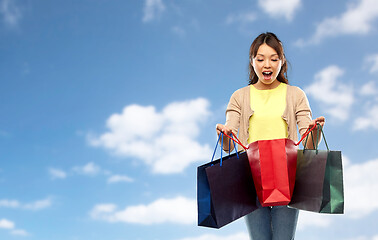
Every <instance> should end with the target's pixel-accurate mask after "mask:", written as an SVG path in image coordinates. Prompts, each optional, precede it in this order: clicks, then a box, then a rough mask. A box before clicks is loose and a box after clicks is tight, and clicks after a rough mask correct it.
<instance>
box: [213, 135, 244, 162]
mask: <svg viewBox="0 0 378 240" xmlns="http://www.w3.org/2000/svg"><path fill="white" fill-rule="evenodd" d="M223 134H224V133H223V132H221V133H220V134H219V136H218V141H217V144H216V145H215V149H214V153H213V156H212V158H211V162H212V161H213V160H214V156H215V152H216V151H217V147H218V143H219V140H220V139H221V137H222V143H221V146H223ZM227 136H228V135H227ZM231 136H232V134H231ZM228 137H229V138H231V139H232V137H230V136H228ZM238 140H239V139H238ZM233 143H234V148H235V152H236V157H237V158H238V159H239V153H238V151H237V150H236V144H235V141H233ZM230 148H231V142H229V144H228V156H230V155H231V151H230ZM222 153H223V151H222V147H221V157H220V166H221V167H222V162H223V154H222Z"/></svg>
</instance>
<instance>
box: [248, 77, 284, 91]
mask: <svg viewBox="0 0 378 240" xmlns="http://www.w3.org/2000/svg"><path fill="white" fill-rule="evenodd" d="M280 83H281V82H279V81H278V80H277V79H276V80H274V81H273V82H272V83H270V84H265V83H263V82H262V81H260V80H259V81H258V82H257V83H255V84H253V86H254V87H255V88H256V89H258V90H269V89H274V88H276V87H278V86H279V85H280Z"/></svg>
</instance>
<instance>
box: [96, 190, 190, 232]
mask: <svg viewBox="0 0 378 240" xmlns="http://www.w3.org/2000/svg"><path fill="white" fill-rule="evenodd" d="M196 213H197V203H196V200H194V199H188V198H184V197H180V196H179V197H176V198H172V199H165V198H161V199H158V200H156V201H154V202H152V203H150V204H148V205H136V206H129V207H126V208H125V209H124V210H119V211H117V206H116V205H114V204H98V205H96V206H95V207H94V208H93V209H92V210H91V211H90V213H89V215H90V216H91V217H92V218H93V219H97V220H103V221H107V222H125V223H136V224H144V225H150V224H161V223H176V224H194V223H195V222H196V220H197V215H196Z"/></svg>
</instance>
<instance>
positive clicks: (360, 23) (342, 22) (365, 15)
mask: <svg viewBox="0 0 378 240" xmlns="http://www.w3.org/2000/svg"><path fill="white" fill-rule="evenodd" d="M377 18H378V4H377V2H376V0H359V1H354V2H353V3H350V4H349V5H348V8H347V10H346V12H344V13H342V14H341V16H337V17H332V18H326V19H324V20H323V21H322V22H321V23H319V24H318V25H317V28H316V30H315V33H314V35H313V36H312V37H310V38H309V39H310V40H308V41H307V42H306V41H304V40H299V41H298V45H302V46H304V45H307V44H317V43H319V42H321V41H322V40H323V39H324V38H327V37H334V36H339V35H346V34H349V35H351V34H355V35H361V34H368V33H370V32H371V31H372V30H374V24H375V21H376V20H377Z"/></svg>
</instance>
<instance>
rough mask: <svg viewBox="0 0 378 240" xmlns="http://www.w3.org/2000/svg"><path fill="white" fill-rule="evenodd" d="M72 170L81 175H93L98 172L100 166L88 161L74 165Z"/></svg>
mask: <svg viewBox="0 0 378 240" xmlns="http://www.w3.org/2000/svg"><path fill="white" fill-rule="evenodd" d="M73 170H74V171H75V172H77V173H79V174H82V175H90V176H95V175H97V174H99V173H100V171H101V168H100V167H99V166H98V165H96V164H95V163H93V162H89V163H87V164H86V165H84V166H81V167H78V166H76V167H74V168H73Z"/></svg>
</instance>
